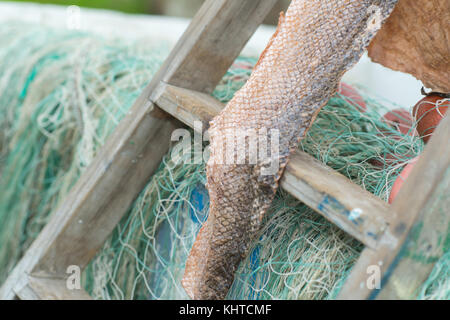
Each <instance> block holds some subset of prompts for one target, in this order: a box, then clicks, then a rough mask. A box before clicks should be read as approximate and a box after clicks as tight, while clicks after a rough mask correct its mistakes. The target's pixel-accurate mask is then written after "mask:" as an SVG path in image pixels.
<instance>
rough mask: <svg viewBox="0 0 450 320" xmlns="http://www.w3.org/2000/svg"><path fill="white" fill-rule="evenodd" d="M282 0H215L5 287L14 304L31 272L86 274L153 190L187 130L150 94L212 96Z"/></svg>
mask: <svg viewBox="0 0 450 320" xmlns="http://www.w3.org/2000/svg"><path fill="white" fill-rule="evenodd" d="M276 1H277V0H208V1H206V2H205V3H204V5H203V6H202V8H201V10H200V11H199V12H198V14H197V15H196V16H195V17H194V20H193V21H192V23H191V24H190V26H189V27H188V29H187V30H186V32H185V33H184V35H183V36H182V38H181V39H180V41H179V42H178V44H177V45H176V46H175V48H174V49H173V50H172V52H171V54H170V55H169V57H168V58H167V60H166V61H165V63H164V64H163V66H162V67H161V69H160V70H159V71H158V73H157V74H156V75H155V77H154V78H153V80H152V82H151V83H150V84H149V85H148V86H147V87H146V88H145V89H144V91H143V92H142V94H141V95H140V97H139V98H138V99H137V101H136V102H135V104H134V105H133V107H132V108H131V110H130V112H129V113H128V115H127V116H126V117H125V118H124V119H123V120H122V121H121V122H120V123H119V125H118V127H117V128H116V130H115V131H114V132H113V134H112V135H111V136H110V138H109V139H108V141H107V142H106V144H105V145H104V146H103V148H102V149H101V150H100V152H99V153H98V155H97V156H96V157H95V159H94V160H93V162H92V163H91V165H90V166H89V167H88V168H87V169H86V171H85V172H84V173H83V175H82V176H81V177H80V179H79V180H78V182H77V183H76V185H75V186H74V187H73V188H72V190H71V191H70V192H69V194H68V195H67V197H66V199H65V200H64V201H63V202H62V204H61V205H60V206H59V207H58V208H57V209H56V210H55V212H53V213H52V217H51V219H50V221H49V222H48V224H47V225H46V226H45V228H44V229H43V230H42V232H41V233H40V235H39V236H38V238H37V239H36V240H35V241H34V242H33V244H32V245H31V246H30V248H29V250H27V252H26V253H25V255H24V257H23V258H22V260H21V261H20V262H19V264H18V265H17V266H16V268H15V269H14V270H13V271H12V272H11V273H10V275H9V277H8V279H7V280H6V282H5V283H4V284H3V286H2V288H1V289H0V299H13V298H14V297H15V295H16V293H15V292H14V287H15V285H16V284H17V282H18V281H20V280H21V279H23V275H24V274H33V275H35V276H36V277H38V278H39V277H48V276H52V277H53V278H54V279H63V278H64V277H66V273H65V271H66V269H67V267H68V266H70V265H77V266H79V267H80V268H81V269H83V268H84V267H85V266H86V265H87V264H88V263H89V261H90V260H91V259H92V258H93V257H94V256H95V254H96V252H97V251H98V250H99V249H100V248H101V247H102V245H103V244H104V242H105V241H106V239H107V238H108V236H109V234H110V233H111V232H112V231H113V230H114V228H115V226H116V225H117V223H118V222H119V221H120V219H121V218H122V216H123V215H124V214H125V213H126V211H127V210H128V209H129V207H130V206H131V204H132V202H133V201H134V199H135V198H136V197H137V196H138V194H139V193H140V192H141V191H142V189H143V188H144V187H145V185H146V183H147V182H148V181H149V179H150V177H151V176H152V174H153V173H154V172H155V170H156V169H157V168H158V167H159V165H160V162H161V160H162V158H163V157H164V155H165V154H166V153H167V151H168V150H169V147H170V137H171V134H172V132H173V131H174V130H175V129H177V128H179V127H180V126H182V124H181V123H179V122H178V121H176V120H175V119H174V118H172V117H171V116H170V115H169V114H167V113H166V112H164V111H162V110H161V109H159V108H158V107H156V106H155V105H154V104H153V103H152V102H151V101H150V97H151V96H152V94H153V93H154V91H155V89H156V88H157V86H158V85H159V84H160V83H161V82H164V83H171V84H177V85H180V86H183V87H186V88H189V89H192V90H198V91H204V92H208V93H209V92H211V91H212V90H213V89H214V88H215V87H216V85H217V83H218V82H219V81H220V79H221V78H222V77H223V75H224V74H225V72H226V71H227V70H228V68H229V67H230V66H231V64H232V63H233V61H234V60H235V58H236V57H237V56H238V55H239V53H240V52H241V51H242V49H243V47H244V46H245V44H246V43H247V41H248V39H249V38H250V37H251V35H252V34H253V33H254V32H255V31H256V29H257V27H258V26H259V25H260V24H261V23H262V21H263V19H264V18H265V16H266V15H267V14H268V13H269V12H270V10H271V9H272V7H273V5H274V4H275V3H276Z"/></svg>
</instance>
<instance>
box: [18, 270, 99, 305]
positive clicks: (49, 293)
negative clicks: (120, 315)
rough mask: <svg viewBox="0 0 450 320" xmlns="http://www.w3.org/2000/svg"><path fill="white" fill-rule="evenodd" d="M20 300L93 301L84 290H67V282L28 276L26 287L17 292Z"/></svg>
mask: <svg viewBox="0 0 450 320" xmlns="http://www.w3.org/2000/svg"><path fill="white" fill-rule="evenodd" d="M15 293H16V295H17V297H18V298H19V299H20V300H91V299H92V297H91V296H90V295H89V294H88V293H87V292H86V291H85V290H83V289H74V290H69V289H67V285H66V280H64V279H51V278H36V277H31V276H27V279H26V281H24V286H23V287H21V288H20V289H16V291H15Z"/></svg>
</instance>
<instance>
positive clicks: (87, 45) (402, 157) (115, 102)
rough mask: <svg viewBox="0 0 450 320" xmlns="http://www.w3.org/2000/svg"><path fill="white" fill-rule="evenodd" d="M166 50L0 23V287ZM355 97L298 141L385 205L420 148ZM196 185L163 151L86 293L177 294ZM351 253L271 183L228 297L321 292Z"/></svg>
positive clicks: (221, 93)
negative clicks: (272, 192) (270, 196)
mask: <svg viewBox="0 0 450 320" xmlns="http://www.w3.org/2000/svg"><path fill="white" fill-rule="evenodd" d="M169 51H170V46H169V45H168V44H164V43H160V42H158V43H155V42H152V41H149V39H142V41H139V40H138V41H133V42H131V41H128V40H125V39H116V40H109V39H104V38H102V37H99V36H96V35H92V34H89V33H84V32H75V31H67V30H54V29H49V28H45V27H42V26H37V25H26V24H23V23H20V24H19V23H4V24H2V25H1V26H0V125H1V128H2V130H1V131H0V174H1V180H0V243H1V246H0V282H2V281H4V280H5V278H6V277H7V275H8V272H9V271H10V270H11V269H12V268H13V267H14V265H15V264H16V263H17V262H18V260H19V259H20V257H21V256H22V255H23V254H24V252H25V251H26V249H27V248H28V247H29V245H30V244H31V242H32V241H33V240H34V239H35V238H36V237H37V235H38V234H39V232H40V230H42V228H43V226H44V225H45V224H46V222H47V221H48V220H49V217H50V214H51V212H52V211H54V209H56V208H57V206H58V204H60V203H61V201H62V200H63V199H64V196H65V195H67V193H68V191H69V190H70V188H71V187H72V186H73V185H74V184H75V182H76V181H77V179H78V178H79V177H80V175H81V173H82V172H83V171H84V170H85V168H86V167H87V165H88V164H89V163H90V162H91V161H92V159H93V158H94V156H95V155H96V153H97V152H98V150H99V148H100V147H101V146H102V145H103V144H104V143H105V140H106V139H107V137H108V135H109V134H110V133H111V132H112V130H113V129H114V128H115V127H116V125H117V124H118V122H119V121H120V120H121V119H122V118H123V117H124V116H125V115H126V114H127V112H128V110H129V108H130V107H131V105H132V104H133V102H134V101H135V99H136V98H137V97H138V96H139V94H140V92H141V91H142V89H143V88H144V87H145V85H146V84H147V83H148V82H149V80H150V79H151V77H152V76H153V75H154V74H155V72H156V71H157V70H158V68H159V67H160V65H161V64H162V62H163V61H164V59H165V58H166V57H167V55H168V53H169ZM255 63H256V59H255V58H248V57H240V58H238V59H237V61H236V62H235V64H234V65H233V66H232V67H231V68H230V70H229V71H228V73H227V74H226V75H225V76H224V78H223V80H222V81H221V83H220V84H219V85H218V86H217V88H216V90H215V92H214V96H215V97H216V98H217V99H219V100H220V101H222V102H224V103H226V102H227V101H229V100H230V99H231V98H232V96H233V94H234V93H235V92H236V91H237V90H238V89H239V88H240V87H241V86H242V85H243V84H244V83H245V81H246V80H247V79H248V76H249V75H250V72H251V68H252V66H253V65H254V64H255ZM360 91H361V92H366V91H367V90H364V89H363V88H360ZM363 96H364V98H365V103H366V105H367V109H366V111H361V109H360V108H358V107H357V106H356V104H355V103H354V101H352V100H351V99H348V98H346V97H344V96H341V95H336V96H335V97H333V98H332V99H331V100H330V102H329V103H328V105H327V106H326V107H324V109H323V110H322V111H321V112H320V114H319V116H318V118H317V121H316V122H315V123H314V125H313V127H312V128H311V130H310V131H309V133H308V135H307V137H306V138H305V139H304V140H303V141H302V142H301V144H300V146H299V147H300V148H301V149H302V150H304V151H305V152H307V153H309V154H311V155H312V156H314V157H315V158H317V159H318V160H319V161H321V162H323V163H325V164H327V165H328V166H330V167H332V168H334V169H336V170H337V171H339V172H340V173H342V174H343V175H345V176H346V177H348V178H350V179H351V180H352V181H354V182H355V183H357V184H359V185H360V186H362V187H363V188H365V189H366V190H368V191H369V192H371V193H373V194H375V195H377V196H378V197H380V198H381V199H383V200H387V199H388V197H389V193H390V190H391V187H392V184H393V182H394V181H395V179H396V178H397V176H398V174H399V173H400V171H401V170H402V168H403V166H404V164H405V163H407V162H408V161H409V160H411V159H413V158H414V157H415V156H417V155H418V154H420V152H421V151H422V149H423V144H422V142H421V141H420V139H419V138H417V137H414V136H413V135H410V134H402V133H400V132H398V131H397V130H396V129H395V128H394V127H393V126H392V125H391V123H389V122H387V121H385V120H383V118H382V115H383V114H384V113H385V112H386V111H387V110H388V109H390V108H392V107H393V106H392V105H391V104H390V103H389V102H387V101H385V100H383V99H382V98H380V97H374V98H370V97H369V95H367V94H364V95H363ZM174 145H175V142H174ZM191 156H192V154H191V153H190V152H188V153H186V154H184V155H183V158H184V159H181V160H187V159H190V158H191ZM205 182H206V177H205V165H204V164H192V163H189V161H176V162H175V161H174V160H173V157H171V156H170V153H169V154H168V155H167V156H166V157H165V158H164V160H163V161H162V162H161V165H160V167H159V169H158V170H157V172H156V173H155V174H154V176H153V177H152V178H151V179H150V181H149V182H148V184H147V186H146V187H145V188H144V190H142V192H141V193H140V195H139V196H138V198H137V199H136V200H135V202H134V203H133V205H132V207H131V208H130V210H129V211H128V212H127V213H126V214H125V216H124V217H123V219H122V221H121V222H120V223H119V224H118V226H117V227H116V229H115V230H114V231H113V233H112V235H111V236H110V238H109V239H108V240H107V241H106V243H105V245H104V247H103V248H102V249H101V250H100V251H99V252H98V254H97V255H96V257H95V258H94V259H93V260H92V261H91V263H90V264H89V265H88V267H87V268H86V270H85V271H84V273H83V285H84V287H85V288H86V290H87V291H88V292H89V293H90V294H91V295H92V296H93V297H94V298H96V299H180V298H187V296H186V294H185V292H184V290H183V288H182V287H181V284H180V279H181V278H182V275H183V272H184V264H185V261H186V258H187V256H188V254H189V251H190V248H191V246H192V244H193V242H194V240H195V236H196V234H197V232H198V230H199V228H200V227H201V224H202V223H203V222H204V221H205V220H206V218H207V215H208V208H209V202H208V201H209V200H208V193H207V190H206V188H205ZM123 192H127V191H126V189H124V190H123ZM361 250H362V245H361V244H360V243H359V242H357V241H356V240H354V239H353V238H351V237H350V236H348V235H347V234H345V233H344V232H343V231H341V230H340V229H338V228H337V227H336V226H334V225H333V224H331V223H329V222H328V221H327V220H325V219H324V218H323V217H321V216H320V215H318V214H317V213H315V212H314V211H313V210H311V209H309V208H308V207H306V206H305V205H303V204H302V203H301V202H299V201H298V200H296V199H294V198H293V197H292V196H290V195H288V194H287V193H285V192H284V191H282V190H280V191H279V192H278V194H277V196H276V199H275V200H274V202H273V204H272V206H271V209H270V210H269V213H268V214H267V216H266V217H265V219H264V227H263V228H262V229H261V231H260V232H259V234H258V237H257V240H256V241H254V243H253V244H252V246H251V250H250V253H249V255H248V257H247V258H246V259H245V260H244V261H243V262H242V263H241V265H240V268H239V270H238V272H237V274H236V278H235V282H234V284H233V287H232V289H231V290H230V292H229V294H228V298H229V299H332V298H334V297H336V295H337V293H338V292H339V289H340V287H341V286H342V284H343V282H344V280H345V278H346V277H347V275H348V274H349V271H350V270H351V268H352V266H353V264H354V262H355V261H356V259H357V258H358V256H359V254H360V252H361ZM449 263H450V256H449V254H448V253H446V254H445V255H444V256H443V257H442V258H441V260H440V261H439V262H438V263H437V264H436V266H435V268H434V270H433V272H432V274H431V275H430V277H429V279H428V280H427V281H426V283H425V284H424V286H423V288H422V289H421V291H420V295H419V296H418V298H420V299H448V298H449V297H450V287H449V286H450V281H449V269H450V268H449Z"/></svg>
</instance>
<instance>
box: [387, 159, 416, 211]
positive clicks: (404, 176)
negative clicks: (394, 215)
mask: <svg viewBox="0 0 450 320" xmlns="http://www.w3.org/2000/svg"><path fill="white" fill-rule="evenodd" d="M418 160H419V156H417V157H415V158H414V159H412V160H411V161H410V162H409V163H408V164H407V165H406V166H405V167H404V168H403V170H402V172H401V173H400V175H399V176H398V177H397V179H396V180H395V182H394V185H393V186H392V190H391V193H390V195H389V203H392V202H394V200H395V198H396V197H397V194H398V193H399V191H400V189H401V188H402V186H403V183H404V182H405V181H406V179H407V178H408V176H409V174H410V173H411V171H412V169H413V168H414V165H415V164H416V162H417V161H418Z"/></svg>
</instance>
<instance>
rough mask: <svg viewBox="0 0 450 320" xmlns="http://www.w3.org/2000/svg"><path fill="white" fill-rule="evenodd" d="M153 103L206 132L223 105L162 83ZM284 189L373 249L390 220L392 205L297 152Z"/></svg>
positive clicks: (214, 100)
mask: <svg viewBox="0 0 450 320" xmlns="http://www.w3.org/2000/svg"><path fill="white" fill-rule="evenodd" d="M155 93H158V95H157V96H156V95H155V96H156V99H155V100H154V102H155V103H156V104H157V105H158V106H159V107H160V108H161V109H163V110H164V111H166V112H167V113H170V114H171V115H173V116H174V117H176V118H177V119H178V120H180V121H181V122H183V123H185V124H187V125H188V126H190V127H192V128H193V127H194V122H195V121H197V122H199V123H201V124H203V131H204V130H205V129H207V128H208V124H209V121H211V120H212V119H213V118H214V117H215V116H216V115H217V114H218V113H219V112H220V110H222V109H223V107H224V105H223V104H221V103H220V102H219V101H217V100H216V99H213V98H212V97H210V96H208V95H205V94H203V93H199V92H195V91H192V90H187V89H182V88H177V87H175V86H171V85H167V84H164V83H161V84H160V86H159V87H158V90H156V91H155ZM281 187H282V188H284V189H285V190H286V191H288V192H289V193H290V194H292V195H293V196H294V197H296V198H297V199H299V200H301V201H303V202H304V203H305V204H306V205H308V206H309V207H311V208H312V209H314V210H315V211H317V212H318V213H320V214H321V215H323V216H324V217H325V218H327V219H328V220H330V221H331V222H333V223H334V224H336V225H337V226H338V227H340V228H341V229H343V230H344V231H346V232H347V233H349V234H350V235H352V236H353V237H354V238H356V239H358V240H359V241H361V242H362V243H364V244H365V245H366V246H368V247H370V248H376V247H377V244H378V240H379V238H380V237H381V235H382V234H383V233H384V231H385V229H386V228H387V224H388V222H389V220H390V215H389V206H388V204H387V203H386V202H384V201H382V200H381V199H379V198H377V197H376V196H374V195H373V194H371V193H370V192H368V191H366V190H364V189H363V188H361V187H359V186H357V185H356V184H354V183H352V182H351V181H350V180H349V179H347V178H346V177H344V176H343V175H341V174H339V173H337V172H336V171H334V170H332V169H331V168H329V167H327V166H325V165H324V164H322V163H320V162H319V161H317V160H315V159H314V158H313V157H311V156H310V155H308V154H306V153H304V152H301V151H300V150H297V151H296V153H295V154H293V155H292V157H291V159H290V161H289V163H288V165H287V168H286V171H285V173H284V175H283V178H282V179H281Z"/></svg>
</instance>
